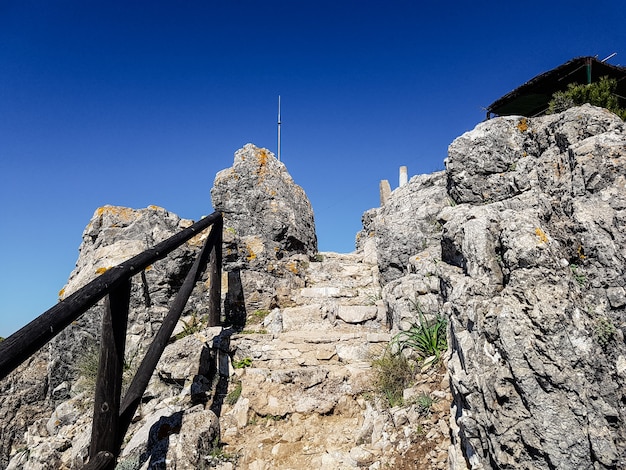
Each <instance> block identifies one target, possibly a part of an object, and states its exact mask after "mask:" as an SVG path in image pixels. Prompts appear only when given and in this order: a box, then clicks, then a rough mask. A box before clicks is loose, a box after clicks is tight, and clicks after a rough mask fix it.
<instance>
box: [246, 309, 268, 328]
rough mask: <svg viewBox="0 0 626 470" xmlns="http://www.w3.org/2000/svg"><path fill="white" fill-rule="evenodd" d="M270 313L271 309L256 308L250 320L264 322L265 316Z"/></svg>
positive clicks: (253, 322) (255, 322)
mask: <svg viewBox="0 0 626 470" xmlns="http://www.w3.org/2000/svg"><path fill="white" fill-rule="evenodd" d="M269 314H270V311H269V310H265V309H259V310H255V311H254V312H252V313H251V314H250V317H249V320H252V321H251V322H250V323H252V324H259V323H263V320H265V317H267V316H268V315H269Z"/></svg>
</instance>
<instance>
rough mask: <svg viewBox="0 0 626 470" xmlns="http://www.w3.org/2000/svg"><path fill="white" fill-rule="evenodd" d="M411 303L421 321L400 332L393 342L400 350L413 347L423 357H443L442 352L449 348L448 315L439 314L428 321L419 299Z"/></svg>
mask: <svg viewBox="0 0 626 470" xmlns="http://www.w3.org/2000/svg"><path fill="white" fill-rule="evenodd" d="M411 304H412V307H413V309H414V310H415V311H417V315H418V322H419V323H418V324H414V325H412V326H411V327H410V328H409V329H408V330H406V331H401V332H400V333H398V334H397V335H396V336H395V337H394V338H393V339H392V344H394V345H395V346H396V347H397V348H398V349H399V350H402V349H404V348H411V349H413V350H414V351H415V352H416V353H417V354H418V356H419V357H420V358H421V359H425V358H427V357H430V356H435V357H436V358H437V361H438V360H439V359H440V358H441V353H443V352H444V351H446V350H447V349H448V339H447V331H446V325H447V320H446V317H444V316H443V315H439V314H438V315H437V316H436V317H435V319H434V320H433V321H427V320H426V316H425V315H424V312H423V311H422V307H421V305H420V304H419V302H418V301H417V299H416V300H414V301H412V302H411Z"/></svg>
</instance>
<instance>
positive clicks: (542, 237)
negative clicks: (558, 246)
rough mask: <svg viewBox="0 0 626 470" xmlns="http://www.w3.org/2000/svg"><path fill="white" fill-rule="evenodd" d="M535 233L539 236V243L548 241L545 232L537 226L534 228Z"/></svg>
mask: <svg viewBox="0 0 626 470" xmlns="http://www.w3.org/2000/svg"><path fill="white" fill-rule="evenodd" d="M535 235H537V236H538V237H539V241H540V242H541V243H548V236H547V235H546V234H545V232H544V231H543V230H541V229H540V228H539V227H537V228H536V229H535Z"/></svg>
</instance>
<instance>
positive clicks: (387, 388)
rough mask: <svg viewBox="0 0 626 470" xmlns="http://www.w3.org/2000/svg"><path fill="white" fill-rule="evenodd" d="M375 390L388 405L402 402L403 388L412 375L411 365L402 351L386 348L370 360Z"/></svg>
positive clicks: (408, 382)
mask: <svg viewBox="0 0 626 470" xmlns="http://www.w3.org/2000/svg"><path fill="white" fill-rule="evenodd" d="M372 368H373V369H374V387H375V391H376V392H377V393H378V394H379V395H380V396H382V397H383V398H384V399H385V401H386V402H387V403H388V404H389V406H390V407H394V406H398V405H402V404H403V392H404V389H405V388H406V387H407V386H409V385H410V383H411V381H412V380H413V377H414V371H413V367H411V364H410V363H409V361H408V360H407V358H406V357H404V355H403V354H402V352H400V351H398V352H393V351H392V350H391V349H390V348H387V349H386V350H385V352H384V353H383V355H382V356H381V357H380V358H379V359H376V360H374V361H372Z"/></svg>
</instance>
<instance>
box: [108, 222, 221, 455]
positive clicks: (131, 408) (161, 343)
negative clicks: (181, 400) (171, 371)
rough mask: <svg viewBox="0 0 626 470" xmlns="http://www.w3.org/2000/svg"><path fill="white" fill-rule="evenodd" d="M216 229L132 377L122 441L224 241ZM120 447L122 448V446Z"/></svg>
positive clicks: (123, 413)
mask: <svg viewBox="0 0 626 470" xmlns="http://www.w3.org/2000/svg"><path fill="white" fill-rule="evenodd" d="M220 221H221V219H220ZM218 223H219V222H216V223H215V224H216V225H217V224H218ZM216 225H214V226H213V228H212V229H211V233H210V235H209V237H208V239H207V240H206V241H205V243H204V246H203V247H202V250H201V251H200V253H199V254H198V256H197V257H196V261H195V262H194V264H193V266H192V267H191V269H190V270H189V272H188V273H187V276H186V277H185V280H184V281H183V285H182V286H181V287H180V290H179V291H178V294H177V295H176V297H175V298H174V300H173V302H172V304H171V306H170V309H169V312H168V314H167V315H166V317H165V318H164V319H163V323H162V324H161V328H159V331H157V333H156V335H155V336H154V338H153V339H152V343H151V344H150V347H149V348H148V351H147V352H146V355H145V356H144V358H143V360H142V361H141V364H140V365H139V368H138V369H137V372H136V373H135V377H133V380H132V382H131V383H130V385H129V387H128V390H127V391H126V395H125V396H124V400H122V404H121V408H120V436H119V437H120V440H121V438H122V437H123V436H122V434H125V433H126V431H127V429H128V426H129V425H130V422H131V420H132V418H133V415H134V414H135V411H136V410H137V407H138V406H139V403H140V401H141V397H142V396H143V393H144V391H145V390H146V387H147V386H148V383H149V382H150V378H151V377H152V373H153V372H154V369H155V368H156V365H157V363H158V362H159V359H160V358H161V354H163V350H164V349H165V347H166V346H167V343H168V341H169V339H170V336H171V335H172V332H173V331H174V328H175V327H176V323H177V322H178V319H179V318H180V315H181V313H182V312H183V310H184V309H185V305H187V300H188V299H189V296H190V295H191V292H192V291H193V288H194V286H195V284H196V282H198V280H199V278H200V275H201V274H202V273H203V272H204V270H205V268H206V265H207V261H208V259H209V257H210V253H212V251H214V246H215V243H216V240H217V238H218V233H219V238H220V239H221V233H222V228H221V224H220V226H219V227H217V226H216ZM220 252H221V246H220ZM118 444H119V445H120V446H121V442H119V443H118Z"/></svg>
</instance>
